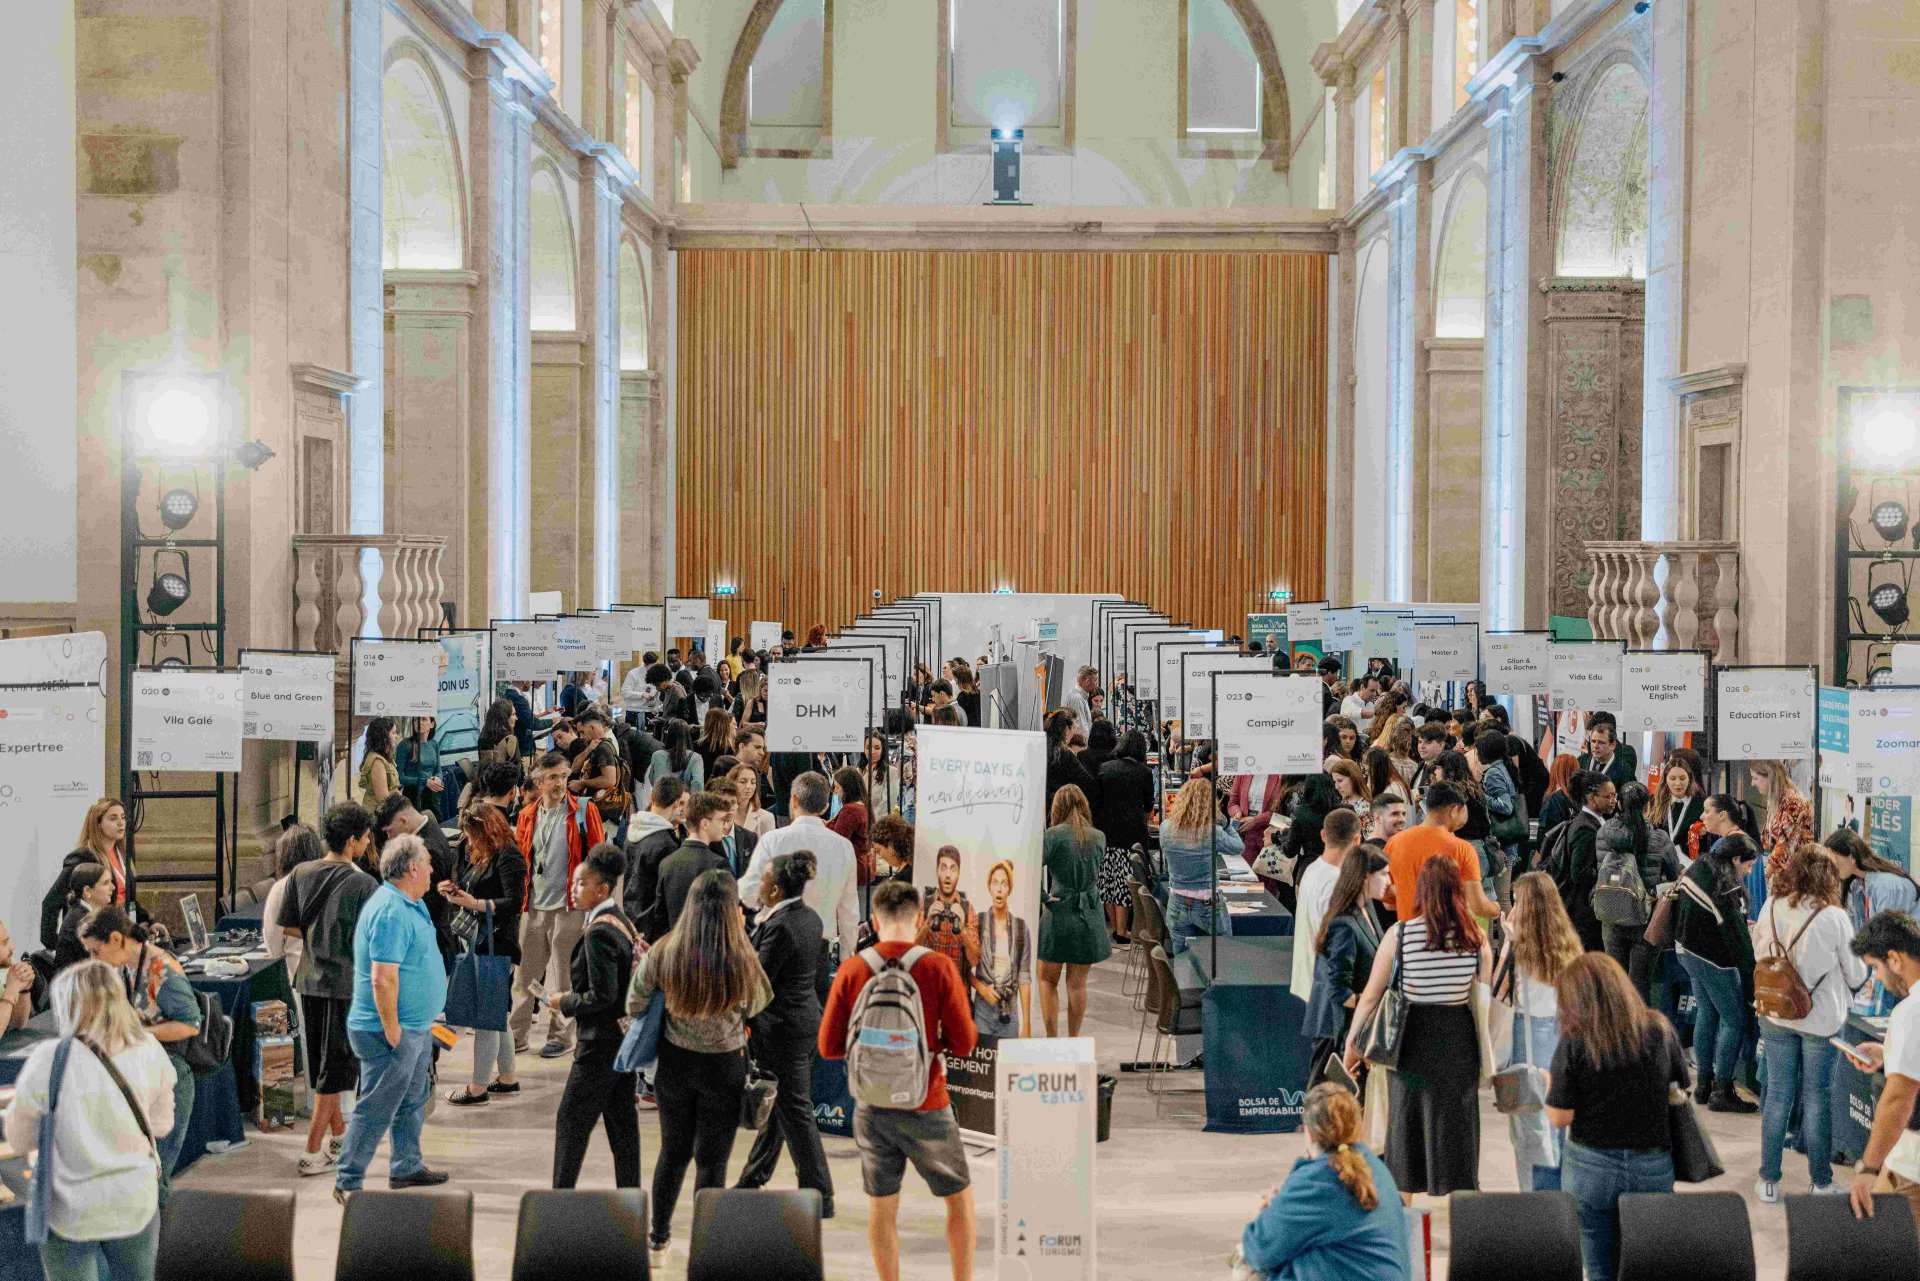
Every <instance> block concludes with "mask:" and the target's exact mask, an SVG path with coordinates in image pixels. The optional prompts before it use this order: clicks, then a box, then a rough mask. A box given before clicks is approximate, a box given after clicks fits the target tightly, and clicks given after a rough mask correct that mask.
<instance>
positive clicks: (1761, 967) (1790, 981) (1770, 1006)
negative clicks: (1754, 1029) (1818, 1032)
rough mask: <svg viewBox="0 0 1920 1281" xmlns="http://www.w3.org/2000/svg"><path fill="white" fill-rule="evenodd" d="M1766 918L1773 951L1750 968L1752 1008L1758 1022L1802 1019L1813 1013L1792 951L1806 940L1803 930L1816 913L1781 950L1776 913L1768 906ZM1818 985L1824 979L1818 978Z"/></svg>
mask: <svg viewBox="0 0 1920 1281" xmlns="http://www.w3.org/2000/svg"><path fill="white" fill-rule="evenodd" d="M1768 907H1769V909H1770V911H1769V918H1770V921H1771V924H1772V925H1773V951H1772V952H1771V953H1770V954H1769V955H1767V956H1764V957H1761V958H1760V960H1758V961H1756V962H1755V963H1754V966H1753V1008H1754V1012H1755V1013H1757V1014H1759V1015H1760V1016H1761V1017H1762V1018H1769V1019H1774V1020H1776V1021H1778V1020H1783V1019H1785V1020H1793V1019H1804V1018H1806V1017H1807V1015H1809V1014H1811V1013H1813V992H1812V991H1811V990H1810V989H1809V988H1808V987H1807V982H1806V980H1805V979H1803V978H1801V977H1800V971H1799V970H1797V969H1795V968H1794V964H1793V949H1794V948H1796V947H1798V946H1800V940H1801V939H1802V938H1803V937H1805V936H1806V933H1807V929H1808V927H1810V926H1811V925H1812V924H1813V918H1814V917H1815V916H1818V915H1819V914H1820V913H1819V911H1818V910H1817V909H1816V910H1815V911H1814V912H1813V914H1812V915H1810V916H1808V917H1807V919H1806V920H1805V921H1804V922H1802V923H1801V926H1800V929H1799V931H1798V932H1797V933H1796V934H1795V935H1794V936H1793V940H1792V941H1791V942H1790V943H1788V944H1787V945H1786V946H1785V947H1782V946H1781V945H1780V923H1779V920H1778V919H1777V918H1778V916H1779V909H1778V907H1777V906H1776V905H1774V904H1771V903H1770V904H1768ZM1821 981H1822V982H1824V981H1825V976H1824V975H1823V976H1822V980H1821Z"/></svg>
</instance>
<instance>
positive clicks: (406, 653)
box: [353, 640, 440, 716]
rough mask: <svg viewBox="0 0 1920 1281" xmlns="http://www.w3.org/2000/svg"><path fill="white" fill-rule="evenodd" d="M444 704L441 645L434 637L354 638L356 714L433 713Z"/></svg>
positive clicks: (413, 714) (354, 707)
mask: <svg viewBox="0 0 1920 1281" xmlns="http://www.w3.org/2000/svg"><path fill="white" fill-rule="evenodd" d="M439 707H440V647H439V646H438V645H436V644H434V643H433V642H432V641H368V640H357V641H355V642H353V714H354V715H355V716H432V715H433V714H434V712H435V711H437V710H438V709H439Z"/></svg>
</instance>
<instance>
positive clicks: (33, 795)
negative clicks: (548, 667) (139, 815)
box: [0, 632, 107, 951]
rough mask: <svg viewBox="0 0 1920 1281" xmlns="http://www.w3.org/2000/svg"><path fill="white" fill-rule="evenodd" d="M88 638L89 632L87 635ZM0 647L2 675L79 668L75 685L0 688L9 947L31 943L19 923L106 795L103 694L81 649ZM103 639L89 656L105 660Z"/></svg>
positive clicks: (0, 870) (0, 903) (2, 876)
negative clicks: (82, 676) (83, 674)
mask: <svg viewBox="0 0 1920 1281" xmlns="http://www.w3.org/2000/svg"><path fill="white" fill-rule="evenodd" d="M91 635H94V636H99V635H100V633H98V632H94V633H91ZM29 639H31V640H32V641H33V642H34V645H33V646H32V647H31V648H30V649H26V648H23V649H14V648H11V647H12V646H14V645H16V644H20V645H24V642H15V641H0V651H4V652H5V654H6V663H7V666H8V670H9V674H10V675H14V676H20V675H28V674H32V673H35V672H48V673H50V672H55V671H68V672H72V671H77V670H85V671H87V672H88V673H89V674H90V675H89V679H88V681H86V682H85V683H70V682H67V681H64V680H47V681H42V682H34V683H31V684H28V683H14V682H9V683H7V684H5V685H0V826H3V827H4V829H5V831H6V834H7V837H6V839H7V856H6V857H5V858H0V912H4V913H5V914H6V917H5V919H6V920H7V921H8V922H9V923H10V924H11V925H12V927H13V930H14V937H15V938H16V939H17V940H18V942H17V943H16V944H15V946H16V948H17V949H19V950H22V951H24V950H26V949H27V948H30V947H34V946H38V945H37V944H35V943H33V942H32V939H33V936H34V931H33V930H32V928H31V927H30V926H29V924H28V922H30V921H37V920H39V919H40V898H41V896H42V895H44V894H45V893H46V892H47V886H49V885H51V884H53V881H54V878H55V877H56V876H57V875H59V872H60V864H61V861H62V860H63V859H64V858H65V857H66V855H67V851H68V850H71V849H72V848H73V846H74V838H75V837H76V836H77V835H78V834H79V832H80V826H81V824H82V823H83V822H84V821H85V820H86V817H87V808H88V807H89V806H91V805H92V804H93V803H94V802H95V801H97V800H99V799H100V798H101V797H102V796H105V795H106V794H107V779H106V771H107V765H106V761H107V727H106V719H107V696H106V693H105V691H104V690H103V689H102V688H101V686H100V685H99V684H97V683H95V682H94V680H93V679H92V677H93V675H94V674H97V673H98V671H99V665H98V663H96V662H95V661H94V657H93V655H92V654H91V653H86V654H84V655H83V654H80V653H77V652H76V651H75V649H67V652H65V653H63V652H62V650H63V648H66V647H63V646H60V645H58V644H53V645H49V644H46V643H45V642H48V641H63V640H68V639H74V638H69V637H63V636H46V637H38V636H36V637H31V638H29ZM105 654H106V651H105V649H104V637H102V648H101V649H100V651H99V656H100V659H101V661H104V660H105Z"/></svg>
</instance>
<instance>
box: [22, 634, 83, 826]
mask: <svg viewBox="0 0 1920 1281" xmlns="http://www.w3.org/2000/svg"><path fill="white" fill-rule="evenodd" d="M49 682H53V683H59V684H70V685H98V686H100V687H101V688H102V689H105V688H106V685H107V637H106V633H105V632H66V633H63V634H61V635H59V636H21V637H17V638H15V639H13V640H0V685H42V684H47V683H49ZM94 799H95V800H98V799H99V798H98V797H95V798H94ZM73 830H74V831H75V832H78V831H79V830H80V829H79V828H78V827H75V828H74V829H73ZM68 839H69V840H71V839H72V838H71V837H69V838H68ZM68 848H72V847H71V846H69V847H68Z"/></svg>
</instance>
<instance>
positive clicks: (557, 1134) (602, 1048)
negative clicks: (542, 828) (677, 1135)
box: [547, 842, 640, 1188]
mask: <svg viewBox="0 0 1920 1281" xmlns="http://www.w3.org/2000/svg"><path fill="white" fill-rule="evenodd" d="M626 866H627V861H626V858H625V856H624V855H623V854H621V852H620V847H619V846H618V845H614V844H611V843H605V842H603V843H602V844H599V845H596V846H594V847H593V849H592V850H591V851H590V852H589V853H588V854H587V857H586V860H585V861H584V862H582V863H581V864H580V866H579V867H577V868H575V869H574V873H573V896H574V901H575V902H576V903H578V904H579V905H580V906H581V907H583V908H585V909H586V913H587V922H586V928H585V929H584V930H582V931H581V934H580V941H579V942H578V943H575V944H574V945H573V956H572V959H571V961H570V962H569V971H570V974H571V977H572V980H573V982H572V987H573V990H572V991H571V992H553V993H550V994H548V996H547V1005H548V1006H549V1007H550V1008H551V1009H553V1010H554V1011H555V1012H556V1013H557V1014H563V1015H565V1016H566V1017H568V1018H570V1019H572V1020H573V1021H574V1027H575V1028H576V1029H577V1033H578V1034H577V1036H576V1039H575V1041H574V1050H573V1070H572V1071H570V1072H568V1073H567V1085H566V1089H564V1090H563V1091H561V1094H560V1110H559V1112H558V1113H557V1114H556V1115H555V1117H554V1124H553V1186H554V1187H556V1188H570V1187H572V1186H573V1185H574V1184H575V1183H576V1182H577V1181H578V1180H579V1178H580V1164H581V1162H582V1161H583V1160H585V1159H586V1155H587V1142H588V1140H590V1139H591V1138H592V1137H593V1127H594V1124H595V1123H596V1122H599V1121H604V1122H605V1123H606V1127H607V1146H608V1147H610V1148H612V1149H613V1182H614V1186H615V1187H622V1188H637V1187H639V1186H640V1117H639V1112H638V1110H637V1108H636V1106H635V1103H634V1081H633V1073H631V1072H616V1071H614V1068H613V1060H614V1055H615V1054H616V1053H617V1052H618V1051H619V1049H620V1040H621V1037H622V1035H623V1034H622V1032H621V1030H620V1017H621V1015H622V1014H624V1013H625V1012H626V1005H627V980H628V979H629V978H631V977H632V975H633V947H634V933H633V925H632V923H630V922H629V921H628V920H627V918H626V916H625V915H624V914H623V913H622V912H621V911H620V907H619V905H618V904H617V903H616V902H615V900H614V897H613V890H614V886H616V885H618V884H619V883H620V877H621V875H622V874H623V873H624V872H625V871H626Z"/></svg>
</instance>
